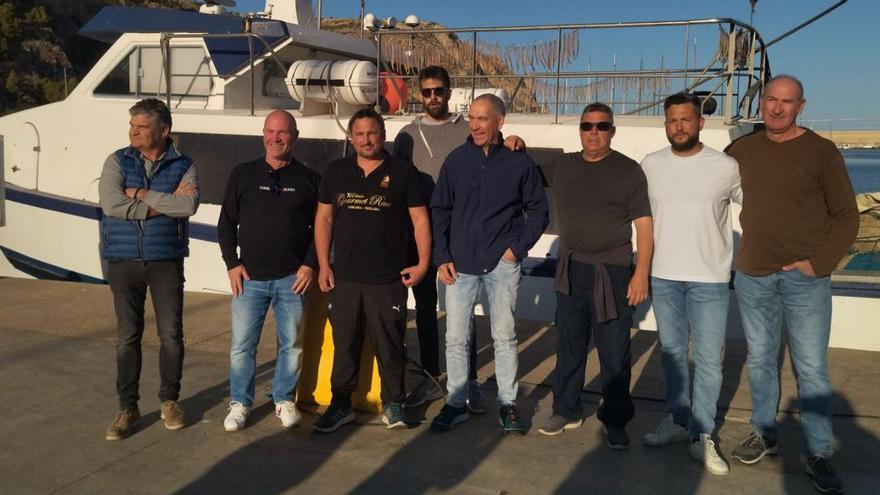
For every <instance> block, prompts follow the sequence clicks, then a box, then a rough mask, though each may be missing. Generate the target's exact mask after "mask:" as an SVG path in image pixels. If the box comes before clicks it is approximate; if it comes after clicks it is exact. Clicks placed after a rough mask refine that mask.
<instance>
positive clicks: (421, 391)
mask: <svg viewBox="0 0 880 495" xmlns="http://www.w3.org/2000/svg"><path fill="white" fill-rule="evenodd" d="M442 398H443V391H442V390H440V388H439V387H438V386H437V384H436V383H434V380H431V379H430V378H427V377H426V378H425V379H424V380H422V381H421V382H419V383H418V384H417V385H416V386H415V387H413V389H412V391H410V393H409V394H407V395H406V400H405V401H404V402H403V404H404V407H419V406H421V405H422V404H424V403H425V402H433V401H435V400H440V399H442Z"/></svg>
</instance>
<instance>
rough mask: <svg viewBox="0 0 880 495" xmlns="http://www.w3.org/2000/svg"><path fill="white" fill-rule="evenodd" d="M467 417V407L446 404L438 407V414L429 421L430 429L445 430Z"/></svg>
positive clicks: (462, 421)
mask: <svg viewBox="0 0 880 495" xmlns="http://www.w3.org/2000/svg"><path fill="white" fill-rule="evenodd" d="M469 417H470V416H469V415H468V410H467V407H453V406H450V405H449V404H447V405H445V406H443V409H440V414H438V415H437V417H435V418H434V421H431V431H436V432H440V433H444V432H447V431H449V430H451V429H452V427H453V426H455V425H457V424H459V423H464V422H465V421H467V420H468V418H469Z"/></svg>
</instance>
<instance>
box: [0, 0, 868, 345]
mask: <svg viewBox="0 0 880 495" xmlns="http://www.w3.org/2000/svg"><path fill="white" fill-rule="evenodd" d="M844 1H845V0H844ZM211 3H216V2H211ZM841 3H843V2H838V4H837V5H840V4H841ZM835 7H836V6H835ZM203 10H205V11H210V10H213V11H215V13H214V14H209V13H195V12H182V11H174V10H162V9H147V8H124V7H108V8H105V9H104V10H102V11H101V12H100V13H99V14H98V15H97V16H96V17H95V18H94V19H93V20H92V21H90V22H89V23H88V24H87V25H86V26H85V27H84V28H83V29H82V31H81V34H83V35H85V36H89V37H92V38H95V39H100V40H103V41H107V42H109V43H112V44H111V46H110V48H109V49H108V50H107V52H106V53H105V54H104V55H103V57H101V59H100V60H99V61H98V62H97V64H96V65H95V66H94V67H93V68H92V70H91V71H90V72H89V73H88V74H87V75H86V76H85V77H84V78H83V79H82V81H81V82H80V83H79V84H78V85H77V86H76V88H75V89H74V90H73V91H72V92H71V93H70V95H69V96H68V97H67V98H66V99H65V100H63V101H60V102H57V103H53V104H49V105H45V106H41V107H38V108H33V109H30V110H25V111H22V112H18V113H15V114H11V115H7V116H4V117H2V118H0V136H2V141H0V143H2V153H0V160H2V175H0V179H4V181H3V182H2V189H0V194H2V195H0V225H2V227H0V250H2V253H3V256H2V257H0V275H2V276H11V277H25V278H44V279H55V280H71V281H81V282H93V283H103V282H104V279H105V275H104V274H105V266H103V265H102V262H101V259H100V256H99V243H100V235H99V221H98V220H99V219H100V217H101V210H100V208H99V206H98V187H97V185H98V177H99V175H100V172H101V168H102V164H103V162H104V159H105V158H106V157H107V155H108V154H109V153H111V152H112V151H114V150H116V149H118V148H119V147H121V146H123V145H125V144H126V143H127V142H128V141H127V134H126V131H127V122H128V121H127V119H128V113H127V110H128V108H129V107H130V106H131V105H132V104H134V102H136V101H138V100H139V99H142V98H145V97H149V96H153V97H159V98H162V99H163V100H165V101H167V102H168V104H169V106H170V107H171V108H172V112H173V119H174V126H173V129H172V136H173V138H174V139H175V141H176V143H177V145H178V148H179V149H180V150H181V151H182V152H183V153H185V154H187V155H189V156H191V157H193V158H194V159H195V161H196V163H197V164H198V167H199V175H200V178H201V185H202V195H201V200H202V204H201V206H200V208H199V211H198V213H197V214H196V215H195V216H194V217H192V219H191V223H190V238H191V242H190V251H191V254H190V256H189V257H188V258H187V259H186V265H185V266H186V268H185V269H186V289H187V290H194V291H212V292H228V291H229V287H228V280H227V277H226V270H225V267H224V265H223V262H222V260H221V258H220V250H219V248H218V246H217V241H216V221H217V218H218V215H219V211H220V202H221V198H222V193H223V188H224V185H225V181H226V177H227V175H228V173H229V171H230V170H231V168H232V167H233V166H234V165H235V164H237V163H240V162H243V161H246V160H248V159H252V158H254V157H256V156H260V155H261V154H262V144H261V139H260V136H261V128H262V121H263V118H264V116H265V114H266V113H267V112H268V111H269V110H270V109H273V108H286V109H289V110H291V111H292V112H293V113H294V114H295V115H296V117H297V121H298V126H299V129H300V138H299V142H298V144H297V148H296V156H297V158H298V159H300V160H301V161H303V162H305V163H306V164H307V165H309V166H311V167H315V168H317V169H320V168H321V166H322V165H323V164H325V163H327V162H329V161H330V160H333V159H336V158H339V157H341V156H344V154H346V153H347V152H348V146H347V143H346V135H345V132H344V126H345V123H346V121H347V116H348V115H350V114H351V113H352V112H353V111H355V110H356V109H358V108H362V107H364V106H368V105H374V104H375V103H376V100H377V95H378V94H381V93H384V92H388V93H387V96H389V97H391V96H397V97H399V98H397V99H402V100H406V98H405V97H404V96H405V95H400V94H395V95H392V93H391V92H393V91H395V90H394V89H393V87H394V84H393V79H389V78H388V77H383V76H377V72H378V71H377V67H381V68H382V70H383V71H389V72H390V69H398V70H400V68H407V67H409V68H412V67H413V66H414V65H415V62H412V61H411V60H409V59H407V57H413V55H412V50H409V53H404V52H398V51H395V50H391V49H389V47H392V46H395V45H394V44H393V42H392V41H391V40H392V39H393V38H394V37H396V36H397V37H399V36H404V37H409V38H408V39H413V40H414V39H416V38H415V36H416V35H418V36H432V35H439V34H445V33H452V32H454V33H456V35H457V36H459V38H460V39H465V40H470V41H469V42H468V43H469V44H465V45H464V46H465V47H470V49H472V50H473V61H474V63H473V67H474V69H476V68H477V66H478V56H479V57H485V56H488V55H486V54H485V53H484V52H485V50H483V49H482V48H481V40H483V39H491V38H492V37H493V36H500V35H502V34H504V33H520V32H531V33H537V34H535V36H542V37H545V38H547V39H548V44H547V45H546V46H545V47H544V48H546V50H544V53H545V54H549V56H547V57H546V60H545V61H544V62H543V67H542V66H541V64H540V63H539V64H538V66H537V67H535V64H534V61H532V62H531V63H519V62H517V61H516V60H514V59H512V58H511V56H510V54H515V55H517V56H520V55H521V54H522V53H523V50H521V48H522V47H517V46H513V47H512V48H507V49H502V50H500V53H502V55H497V57H500V58H501V59H507V64H506V65H507V67H508V69H513V68H515V69H517V70H516V71H513V70H511V71H509V72H507V73H505V74H489V75H487V74H485V73H480V74H478V73H477V72H478V71H477V70H474V71H472V72H471V73H469V74H454V76H459V77H455V78H454V80H455V81H457V82H458V83H459V85H460V86H461V87H460V88H458V90H457V93H456V94H457V95H459V96H460V98H461V101H460V102H459V105H460V106H459V108H458V109H459V110H463V109H466V106H467V103H468V102H469V101H470V97H471V95H473V94H474V93H475V92H476V91H478V90H481V89H482V90H490V91H496V92H497V93H498V94H502V95H503V94H505V92H504V90H503V88H499V87H494V88H492V87H490V86H491V85H492V84H497V81H499V80H500V79H505V78H506V79H507V80H508V81H514V83H515V84H514V85H515V88H516V89H514V90H513V91H508V92H507V94H508V95H509V100H510V101H511V102H512V105H511V111H510V113H509V114H508V116H507V120H506V122H505V127H504V130H505V132H506V133H508V134H516V135H519V136H521V137H522V138H523V139H524V140H525V141H526V143H527V144H528V146H529V152H530V153H531V154H532V155H533V157H534V158H535V159H536V160H537V161H539V162H540V161H542V160H547V159H550V158H552V157H553V156H554V155H558V154H560V153H562V152H569V151H577V150H579V149H580V147H581V144H580V140H579V137H578V132H577V130H576V127H577V124H578V121H579V115H578V112H579V111H580V108H581V107H582V106H583V104H584V103H586V102H587V101H578V100H577V98H575V97H574V96H577V95H580V96H583V97H585V98H590V97H594V96H598V91H599V90H602V91H607V90H608V89H609V87H610V89H611V98H610V100H612V101H610V103H611V104H612V106H613V108H614V109H615V112H616V113H617V117H616V125H617V134H616V137H615V139H614V147H615V149H617V150H619V151H621V152H623V153H625V154H626V155H628V156H630V157H632V158H633V159H636V160H641V159H642V158H643V157H644V156H645V155H646V154H647V153H649V152H651V151H654V150H657V149H659V148H661V147H664V146H666V145H667V144H668V143H667V140H666V137H665V134H664V130H663V117H662V115H660V114H662V99H663V98H664V97H665V96H666V95H667V94H669V93H671V92H676V91H680V90H682V89H685V88H687V89H688V90H692V91H698V92H700V93H699V94H701V95H703V97H704V113H706V114H707V115H706V125H705V129H704V130H703V132H702V140H703V142H705V143H706V144H708V145H710V146H712V147H715V148H717V149H723V148H724V147H725V146H726V145H728V144H729V143H730V142H731V141H732V140H733V139H735V138H737V137H738V136H741V135H743V134H745V133H748V132H750V131H751V130H752V129H753V125H754V123H755V122H757V121H758V115H757V105H756V103H755V102H756V100H757V97H758V96H759V94H760V90H761V88H762V83H763V81H764V80H766V78H767V76H768V75H769V61H768V58H767V50H766V47H767V46H768V45H769V43H765V42H764V41H763V40H762V38H761V36H760V35H759V34H758V33H757V31H755V30H754V29H753V28H752V27H751V26H749V25H748V24H746V23H743V22H739V21H736V20H734V19H728V18H717V19H693V20H677V21H646V22H623V23H613V24H569V25H553V26H516V27H496V28H460V29H455V30H444V29H430V30H425V29H421V30H420V29H418V28H415V29H413V28H412V26H410V27H409V28H407V29H400V30H391V29H378V28H375V26H376V24H374V22H373V21H372V20H371V19H368V22H369V26H368V27H371V28H374V29H371V30H370V32H369V33H368V35H367V36H366V37H365V38H364V39H359V38H357V37H351V36H344V35H341V34H336V33H333V32H328V31H323V30H321V29H319V28H318V26H317V25H316V23H314V22H310V21H308V19H310V18H311V16H312V5H311V2H310V1H308V0H272V1H271V2H267V9H266V12H263V13H259V14H256V15H250V16H238V15H232V14H224V13H222V12H220V11H221V10H222V9H218V8H216V7H212V8H211V9H203ZM829 10H830V9H829ZM826 12H827V11H826ZM408 20H409V19H408ZM410 24H412V25H413V26H415V25H416V24H418V21H413V22H411V23H410ZM385 27H388V26H387V25H386V26H385ZM705 27H709V28H711V29H717V30H718V31H719V32H720V36H719V39H720V40H721V41H720V42H719V45H718V49H717V51H716V55H715V57H714V58H713V59H712V60H711V61H706V63H705V64H704V65H696V64H694V65H693V66H691V67H688V66H685V67H683V68H674V67H672V68H669V67H667V68H663V67H660V68H658V69H644V68H640V69H639V70H629V71H627V70H619V69H617V68H612V69H608V70H592V69H590V70H586V71H574V70H571V67H567V66H565V64H564V59H565V58H567V57H570V56H571V55H572V53H571V52H572V50H573V48H572V47H573V46H576V43H577V40H578V39H579V38H578V37H579V36H581V35H582V34H583V33H588V32H592V31H597V30H613V31H618V30H628V31H632V35H633V36H637V35H638V33H639V31H640V30H657V29H662V30H670V31H673V32H674V33H681V32H682V30H685V31H686V30H690V29H699V28H705ZM572 33H574V34H572ZM676 36H680V34H676ZM687 39H688V37H687V36H685V40H686V41H685V45H684V47H685V50H687V49H688V48H687V47H688V42H687ZM383 47H384V48H383ZM414 48H417V47H414ZM553 50H556V54H555V58H554V56H553V55H554V54H553ZM417 51H418V50H416V52H417ZM402 53H404V54H402ZM531 53H535V52H534V50H533V51H532V52H531ZM417 55H418V54H417ZM684 59H685V60H688V56H687V54H685V57H684ZM670 60H671V59H670ZM677 60H681V59H680V58H678V59H677ZM511 66H513V67H511ZM527 66H528V67H527ZM661 81H662V82H664V83H663V84H661V83H660V82H661ZM669 81H675V87H674V88H672V87H671V86H670V85H669V84H668V82H669ZM636 83H638V84H636ZM615 84H618V85H619V86H615ZM664 84H666V85H665V86H664ZM636 86H638V87H637V88H636ZM538 88H540V92H541V93H542V95H543V96H542V97H540V98H539V97H538ZM646 88H649V89H650V90H647V89H646ZM615 90H616V91H617V94H616V96H615ZM524 94H525V95H526V97H525V101H526V104H524V105H520V104H518V102H521V101H523V100H524V97H523V95H524ZM401 97H402V98H401ZM517 98H519V99H517ZM605 101H608V99H605ZM658 104H661V106H660V107H659V108H660V110H659V111H658ZM410 109H411V108H410V106H409V105H402V106H401V108H400V109H398V110H396V111H393V112H390V113H387V120H386V127H387V131H388V132H387V134H388V139H389V140H393V138H394V136H395V135H396V134H397V132H398V130H399V129H400V128H401V127H402V126H403V125H405V124H406V123H408V122H409V121H411V120H412V118H413V115H412V114H410V113H409V110H410ZM738 211H739V210H738V209H736V208H735V209H734V215H733V216H734V218H736V217H737V216H738ZM734 228H735V230H736V231H737V232H738V231H739V225H738V222H735V226H734ZM555 240H556V235H555V234H554V229H553V226H552V225H551V227H550V229H549V230H548V232H547V233H546V234H545V235H544V236H543V237H542V238H541V240H540V241H539V242H538V244H537V245H536V246H535V247H534V248H533V249H532V250H531V252H530V253H529V258H528V259H526V260H525V261H524V263H523V274H524V278H523V283H522V285H521V289H520V301H519V305H518V317H520V318H525V319H538V320H545V321H551V320H552V319H553V312H554V307H555V296H554V293H553V290H552V276H553V272H554V267H555V255H556V246H555ZM866 275H868V276H867V277H866ZM877 280H878V279H877V278H873V277H871V276H870V274H857V276H855V277H854V276H846V275H843V274H841V275H835V280H834V282H835V283H834V287H835V288H834V294H835V295H834V320H833V328H834V330H833V332H832V345H833V346H838V347H847V348H855V349H869V350H875V351H876V350H880V334H877V332H872V331H869V330H870V327H871V320H876V318H877V317H878V316H880V289H878V284H877ZM441 305H442V302H441ZM731 315H732V316H731V317H732V318H734V319H735V318H736V312H735V311H732V312H731ZM638 326H639V327H640V328H645V329H653V328H654V320H653V316H652V314H651V311H650V308H649V307H648V306H647V305H645V307H644V308H642V310H641V311H640V312H639V314H638ZM734 326H738V325H734Z"/></svg>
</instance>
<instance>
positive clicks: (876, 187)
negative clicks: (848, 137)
mask: <svg viewBox="0 0 880 495" xmlns="http://www.w3.org/2000/svg"><path fill="white" fill-rule="evenodd" d="M841 153H842V154H843V159H844V160H845V161H846V169H847V171H849V180H850V181H851V182H852V185H853V190H855V193H856V194H860V193H866V192H880V149H848V150H841Z"/></svg>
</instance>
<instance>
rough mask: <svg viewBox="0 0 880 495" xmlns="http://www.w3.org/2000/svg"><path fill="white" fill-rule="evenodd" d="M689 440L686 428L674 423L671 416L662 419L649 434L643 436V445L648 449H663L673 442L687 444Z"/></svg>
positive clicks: (689, 436)
mask: <svg viewBox="0 0 880 495" xmlns="http://www.w3.org/2000/svg"><path fill="white" fill-rule="evenodd" d="M690 439H691V435H690V433H689V432H688V431H687V428H685V427H684V426H681V425H680V424H678V423H676V422H675V420H674V419H673V418H672V415H671V414H670V415H668V416H666V417H665V418H663V421H661V422H660V424H659V425H657V428H655V429H654V431H652V432H651V433H648V434H647V435H645V445H647V446H648V447H665V446H667V445H669V444H671V443H673V442H687V441H689V440H690Z"/></svg>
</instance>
